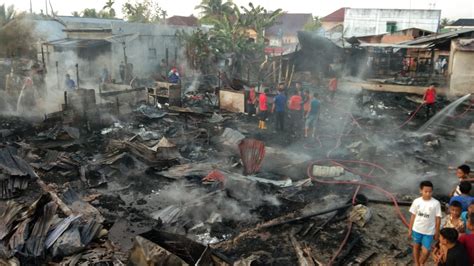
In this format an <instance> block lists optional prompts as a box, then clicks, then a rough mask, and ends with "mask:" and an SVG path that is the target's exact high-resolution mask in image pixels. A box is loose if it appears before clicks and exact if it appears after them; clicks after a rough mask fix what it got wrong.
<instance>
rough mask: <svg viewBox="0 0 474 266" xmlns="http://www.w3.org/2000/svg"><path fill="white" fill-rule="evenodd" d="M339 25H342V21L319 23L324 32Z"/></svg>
mask: <svg viewBox="0 0 474 266" xmlns="http://www.w3.org/2000/svg"><path fill="white" fill-rule="evenodd" d="M339 25H344V22H342V21H321V28H323V29H324V30H326V31H327V30H331V29H332V28H334V27H336V26H339Z"/></svg>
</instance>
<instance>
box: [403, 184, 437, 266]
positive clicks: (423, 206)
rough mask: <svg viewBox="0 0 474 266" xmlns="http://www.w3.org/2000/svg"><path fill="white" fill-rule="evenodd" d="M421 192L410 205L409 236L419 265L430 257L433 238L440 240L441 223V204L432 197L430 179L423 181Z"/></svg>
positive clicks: (416, 263)
mask: <svg viewBox="0 0 474 266" xmlns="http://www.w3.org/2000/svg"><path fill="white" fill-rule="evenodd" d="M420 194H421V197H419V198H417V199H415V200H414V201H413V203H412V205H411V207H410V213H411V219H410V226H409V229H408V236H409V237H410V238H411V239H412V240H413V259H414V262H415V265H417V266H418V265H424V264H425V262H426V260H427V259H428V256H429V254H430V251H431V244H432V242H433V238H434V239H435V240H438V237H439V228H440V224H441V204H440V203H439V201H438V200H436V199H434V198H432V194H433V184H432V183H431V182H430V181H423V182H421V183H420ZM420 249H421V252H420ZM420 253H421V254H420Z"/></svg>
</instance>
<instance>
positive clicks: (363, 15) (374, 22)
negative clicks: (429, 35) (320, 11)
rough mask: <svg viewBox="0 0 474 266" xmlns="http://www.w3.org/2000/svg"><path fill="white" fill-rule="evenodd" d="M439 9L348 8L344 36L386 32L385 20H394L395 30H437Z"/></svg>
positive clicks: (439, 15)
mask: <svg viewBox="0 0 474 266" xmlns="http://www.w3.org/2000/svg"><path fill="white" fill-rule="evenodd" d="M440 17H441V10H408V9H361V8H348V9H346V13H345V20H344V36H345V37H352V36H356V37H358V36H367V35H378V34H383V33H386V32H387V22H396V26H397V30H403V29H407V28H419V29H423V30H427V31H432V32H437V31H438V25H439V21H440Z"/></svg>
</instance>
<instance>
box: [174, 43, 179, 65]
mask: <svg viewBox="0 0 474 266" xmlns="http://www.w3.org/2000/svg"><path fill="white" fill-rule="evenodd" d="M174 62H175V64H176V66H175V67H178V66H177V65H178V47H175V48H174Z"/></svg>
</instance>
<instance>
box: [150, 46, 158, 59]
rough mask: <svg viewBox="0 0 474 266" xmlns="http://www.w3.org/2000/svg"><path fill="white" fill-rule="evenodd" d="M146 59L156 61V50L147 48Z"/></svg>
mask: <svg viewBox="0 0 474 266" xmlns="http://www.w3.org/2000/svg"><path fill="white" fill-rule="evenodd" d="M148 59H156V49H155V48H149V49H148Z"/></svg>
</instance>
